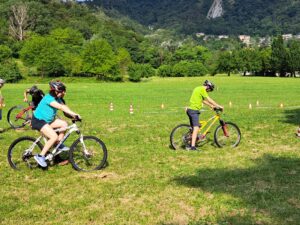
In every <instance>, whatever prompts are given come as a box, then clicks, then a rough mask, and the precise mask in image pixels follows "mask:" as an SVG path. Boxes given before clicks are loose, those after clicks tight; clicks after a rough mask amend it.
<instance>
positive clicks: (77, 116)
mask: <svg viewBox="0 0 300 225" xmlns="http://www.w3.org/2000/svg"><path fill="white" fill-rule="evenodd" d="M81 120H82V119H81V116H80V115H79V114H77V115H75V116H74V121H79V122H81Z"/></svg>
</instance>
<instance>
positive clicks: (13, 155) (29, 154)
mask: <svg viewBox="0 0 300 225" xmlns="http://www.w3.org/2000/svg"><path fill="white" fill-rule="evenodd" d="M35 141H36V139H35V138H32V137H20V138H18V139H16V140H15V141H14V142H13V143H12V144H11V145H10V146H9V149H8V153H7V159H8V163H9V165H10V166H11V167H12V168H13V169H16V170H26V169H34V168H36V167H38V163H37V162H36V161H35V159H34V158H33V156H34V155H36V154H39V153H40V152H41V151H42V149H43V145H42V144H41V143H40V142H37V143H36V144H35V143H34V142H35Z"/></svg>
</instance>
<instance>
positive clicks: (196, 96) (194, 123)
mask: <svg viewBox="0 0 300 225" xmlns="http://www.w3.org/2000/svg"><path fill="white" fill-rule="evenodd" d="M214 88H215V85H214V84H213V83H212V82H210V81H208V80H206V81H205V82H204V83H203V85H202V86H199V87H196V88H195V89H194V91H193V94H192V96H191V98H190V106H189V107H188V109H187V111H186V113H187V115H188V117H189V120H190V125H191V127H192V128H193V134H192V142H191V146H188V147H187V150H197V149H196V146H195V145H196V139H197V135H198V132H199V129H200V124H199V116H200V109H201V108H202V103H204V104H205V105H207V106H209V107H211V108H212V109H213V108H221V109H223V106H221V105H219V104H217V103H216V102H215V101H214V100H212V99H211V98H210V97H209V96H208V93H207V92H211V91H213V90H214Z"/></svg>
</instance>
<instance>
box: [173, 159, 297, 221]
mask: <svg viewBox="0 0 300 225" xmlns="http://www.w3.org/2000/svg"><path fill="white" fill-rule="evenodd" d="M255 164H256V165H255V166H254V167H250V168H246V169H201V170H199V171H198V172H197V175H192V176H180V177H176V178H175V179H174V180H173V181H174V182H175V183H177V184H178V185H184V186H188V187H192V188H197V189H199V190H200V189H201V191H205V192H209V193H211V194H219V193H221V194H222V193H224V194H229V195H231V196H233V197H235V198H238V201H239V203H238V204H237V205H236V204H235V203H232V202H228V205H225V207H226V206H227V207H228V209H229V210H230V209H231V208H232V207H233V208H234V209H235V210H236V209H237V207H238V209H239V208H241V209H243V208H246V209H247V210H246V211H247V212H246V213H245V212H243V213H236V214H234V215H232V214H231V213H230V215H227V214H226V215H222V216H221V218H218V219H217V221H218V224H256V223H258V221H259V220H260V219H259V218H261V216H259V215H258V214H260V215H264V216H266V218H267V219H266V218H265V219H266V220H267V221H268V222H266V221H264V222H262V224H270V220H271V221H272V223H271V224H274V222H275V224H299V221H300V213H299V212H300V194H299V190H300V159H299V158H288V157H274V156H272V155H265V156H264V157H262V158H260V159H259V160H257V161H255ZM240 202H241V203H240ZM223 204H224V203H223ZM225 204H226V203H225ZM232 204H233V206H232ZM238 205H241V207H239V206H238ZM221 207H224V206H221ZM228 214H229V213H228ZM218 216H220V215H218ZM191 224H209V223H207V221H194V222H192V223H191Z"/></svg>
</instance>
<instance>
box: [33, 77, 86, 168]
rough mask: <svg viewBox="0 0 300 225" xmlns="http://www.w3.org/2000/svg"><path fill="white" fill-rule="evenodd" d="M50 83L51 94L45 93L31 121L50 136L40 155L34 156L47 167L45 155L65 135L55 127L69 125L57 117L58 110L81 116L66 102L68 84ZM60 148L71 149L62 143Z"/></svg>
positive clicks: (72, 115)
mask: <svg viewBox="0 0 300 225" xmlns="http://www.w3.org/2000/svg"><path fill="white" fill-rule="evenodd" d="M49 85H50V91H49V94H47V95H45V97H44V98H43V99H42V101H41V102H40V103H39V105H38V106H37V108H36V110H35V111H34V113H33V117H32V121H31V125H32V129H35V130H38V131H40V132H41V133H42V134H43V135H45V136H46V137H47V138H48V140H47V142H46V143H45V145H44V148H43V149H42V152H41V153H40V154H39V155H35V156H34V159H35V160H36V161H37V162H38V164H39V165H40V166H42V167H47V163H46V161H45V155H46V153H47V152H48V150H49V149H50V148H51V147H52V146H53V145H54V144H55V143H58V142H59V141H60V140H62V139H63V137H64V132H60V133H59V134H57V133H56V132H55V131H54V129H56V128H66V127H67V126H68V124H67V122H66V121H64V120H61V119H55V116H56V113H57V110H62V111H63V112H64V113H66V114H68V115H70V116H71V117H73V118H75V117H79V118H80V116H79V114H77V113H75V112H73V111H72V110H70V109H69V107H68V106H66V105H65V104H64V103H65V101H64V100H63V97H64V96H65V93H66V86H65V85H64V84H63V83H62V82H60V81H53V82H50V83H49ZM59 148H60V149H61V150H63V151H67V150H69V148H68V147H66V146H64V145H60V146H59Z"/></svg>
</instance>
